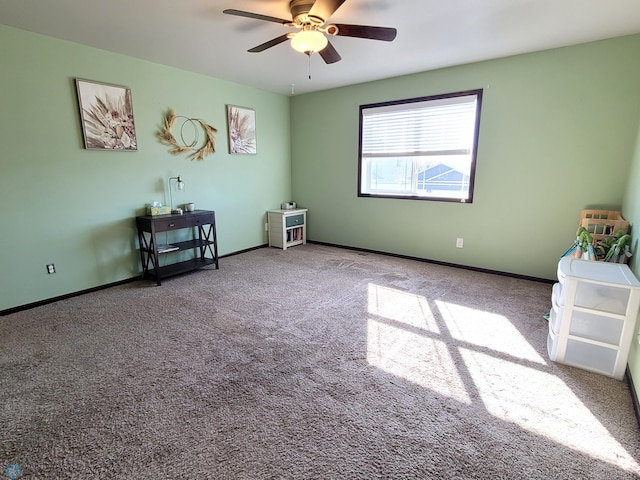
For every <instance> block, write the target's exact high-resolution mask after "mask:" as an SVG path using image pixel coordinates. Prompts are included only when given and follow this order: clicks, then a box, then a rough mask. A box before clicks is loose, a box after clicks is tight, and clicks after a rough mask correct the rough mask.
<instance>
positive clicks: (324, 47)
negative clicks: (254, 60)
mask: <svg viewBox="0 0 640 480" xmlns="http://www.w3.org/2000/svg"><path fill="white" fill-rule="evenodd" d="M345 1H346V0H315V1H314V0H291V1H290V2H289V10H290V11H291V20H287V19H283V18H276V17H270V16H268V15H261V14H259V13H251V12H244V11H242V10H234V9H227V10H223V12H222V13H226V14H228V15H237V16H239V17H247V18H254V19H256V20H265V21H267V22H275V23H280V24H282V25H284V26H285V27H292V28H296V29H297V30H299V31H297V32H291V33H286V34H284V35H280V36H279V37H276V38H274V39H272V40H269V41H268V42H265V43H263V44H261V45H258V46H257V47H253V48H252V49H250V50H249V52H252V53H256V52H263V51H264V50H266V49H267V48H271V47H274V46H276V45H279V44H280V43H283V42H286V41H287V40H289V39H290V40H291V46H292V47H293V49H294V50H297V51H298V52H301V53H306V54H307V55H311V54H312V53H314V52H317V53H319V54H320V56H321V57H322V59H323V60H324V61H325V63H335V62H338V61H340V60H341V58H342V57H340V54H339V53H338V52H337V51H336V49H335V48H334V46H333V45H332V44H331V42H330V41H329V39H328V38H327V37H326V35H325V34H327V35H331V36H341V37H357V38H367V39H371V40H383V41H385V42H391V41H392V40H393V39H395V38H396V33H397V31H396V29H395V28H387V27H373V26H369V25H348V24H344V23H337V24H327V20H328V19H329V17H331V15H333V14H334V12H335V11H336V10H338V8H340V6H341V5H342V4H343V3H344V2H345Z"/></svg>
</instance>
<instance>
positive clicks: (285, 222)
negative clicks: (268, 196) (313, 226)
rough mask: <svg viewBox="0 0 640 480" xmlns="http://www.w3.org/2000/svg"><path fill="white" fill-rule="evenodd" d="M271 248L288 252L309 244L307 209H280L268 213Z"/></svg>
mask: <svg viewBox="0 0 640 480" xmlns="http://www.w3.org/2000/svg"><path fill="white" fill-rule="evenodd" d="M267 221H268V231H269V246H270V247H277V248H282V249H283V250H286V249H287V248H288V247H293V246H294V245H303V244H305V243H307V209H306V208H297V209H280V210H269V211H268V212H267Z"/></svg>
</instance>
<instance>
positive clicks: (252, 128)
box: [227, 105, 258, 154]
mask: <svg viewBox="0 0 640 480" xmlns="http://www.w3.org/2000/svg"><path fill="white" fill-rule="evenodd" d="M227 131H228V133H229V153H240V154H254V153H257V151H258V148H257V140H256V112H255V110H253V109H252V108H246V107H238V106H236V105H227Z"/></svg>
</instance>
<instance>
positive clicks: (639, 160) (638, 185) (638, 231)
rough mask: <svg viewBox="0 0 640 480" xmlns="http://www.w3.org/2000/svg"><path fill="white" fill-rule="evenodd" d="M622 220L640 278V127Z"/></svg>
mask: <svg viewBox="0 0 640 480" xmlns="http://www.w3.org/2000/svg"><path fill="white" fill-rule="evenodd" d="M639 113H640V108H639ZM622 212H623V215H624V218H625V219H626V220H628V221H629V223H630V224H631V226H632V228H631V236H632V238H633V243H632V251H633V252H635V254H634V255H633V256H632V257H631V262H630V266H631V269H632V270H633V272H634V273H635V274H636V277H638V278H640V259H639V258H638V257H639V256H640V252H639V251H638V246H639V245H640V228H639V227H638V226H639V225H640V125H639V126H638V130H637V137H636V148H635V154H634V156H633V163H632V166H631V170H630V172H629V182H628V184H627V189H626V194H625V198H624V204H623V209H622ZM639 331H640V322H639V323H638V324H637V325H636V334H635V335H634V337H633V341H632V342H631V351H630V352H629V361H628V366H629V370H630V372H631V376H632V377H633V378H634V386H635V388H636V396H637V397H639V398H640V333H639Z"/></svg>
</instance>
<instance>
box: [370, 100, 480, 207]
mask: <svg viewBox="0 0 640 480" xmlns="http://www.w3.org/2000/svg"><path fill="white" fill-rule="evenodd" d="M481 102H482V90H472V91H467V92H458V93H449V94H445V95H437V96H433V97H423V98H412V99H408V100H398V101H394V102H386V103H376V104H371V105H361V106H360V146H359V157H360V158H359V162H358V196H360V197H388V198H410V199H418V200H441V201H455V202H468V203H471V202H472V200H473V182H474V176H475V164H476V151H477V146H478V131H479V127H480V105H481Z"/></svg>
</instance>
